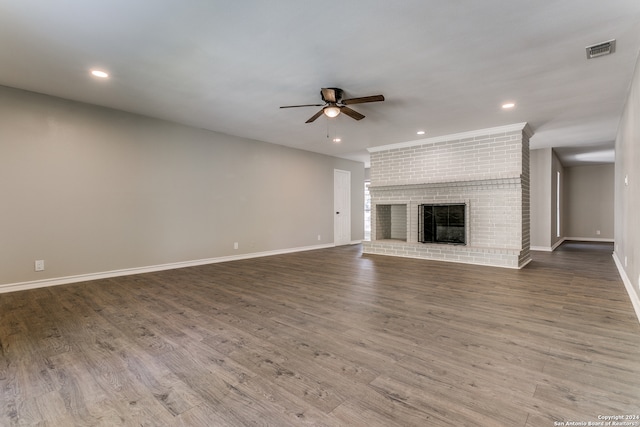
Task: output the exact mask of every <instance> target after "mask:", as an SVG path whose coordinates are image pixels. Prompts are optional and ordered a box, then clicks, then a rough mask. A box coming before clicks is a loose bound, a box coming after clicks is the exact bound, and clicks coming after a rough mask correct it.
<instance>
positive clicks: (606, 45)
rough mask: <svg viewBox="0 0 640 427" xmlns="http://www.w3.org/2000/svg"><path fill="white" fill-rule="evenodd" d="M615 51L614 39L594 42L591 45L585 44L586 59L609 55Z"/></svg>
mask: <svg viewBox="0 0 640 427" xmlns="http://www.w3.org/2000/svg"><path fill="white" fill-rule="evenodd" d="M615 51H616V41H615V40H609V41H606V42H602V43H598V44H594V45H592V46H587V59H591V58H597V57H599V56H605V55H610V54H612V53H613V52H615Z"/></svg>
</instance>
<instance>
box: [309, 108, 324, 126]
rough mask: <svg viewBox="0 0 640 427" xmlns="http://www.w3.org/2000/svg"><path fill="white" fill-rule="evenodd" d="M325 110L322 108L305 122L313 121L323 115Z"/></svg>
mask: <svg viewBox="0 0 640 427" xmlns="http://www.w3.org/2000/svg"><path fill="white" fill-rule="evenodd" d="M323 111H324V110H320V111H318V112H317V113H315V114H314V115H313V116H311V118H310V119H309V120H307V121H306V122H305V123H311V122H313V121H315V120H316V119H317V118H318V117H320V116H321V115H322V112H323Z"/></svg>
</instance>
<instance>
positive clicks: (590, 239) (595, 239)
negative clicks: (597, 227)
mask: <svg viewBox="0 0 640 427" xmlns="http://www.w3.org/2000/svg"><path fill="white" fill-rule="evenodd" d="M563 240H571V241H578V242H606V243H613V242H614V240H613V239H607V238H601V237H565V238H564V239H563Z"/></svg>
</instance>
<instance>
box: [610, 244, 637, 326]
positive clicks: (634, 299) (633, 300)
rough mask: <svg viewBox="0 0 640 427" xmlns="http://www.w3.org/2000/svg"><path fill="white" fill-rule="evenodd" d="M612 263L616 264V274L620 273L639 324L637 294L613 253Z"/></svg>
mask: <svg viewBox="0 0 640 427" xmlns="http://www.w3.org/2000/svg"><path fill="white" fill-rule="evenodd" d="M613 261H614V262H615V263H616V267H618V272H619V273H620V277H622V281H623V282H624V287H625V288H626V289H627V293H628V294H629V299H631V304H632V305H633V309H634V310H635V312H636V317H637V318H638V322H640V298H638V293H637V292H636V290H635V289H634V288H633V283H631V280H630V279H629V276H627V272H626V271H624V267H623V266H622V263H621V262H620V260H619V259H618V255H617V254H616V253H615V252H614V253H613Z"/></svg>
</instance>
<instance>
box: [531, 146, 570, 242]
mask: <svg viewBox="0 0 640 427" xmlns="http://www.w3.org/2000/svg"><path fill="white" fill-rule="evenodd" d="M530 159H531V194H530V196H531V249H532V250H538V251H551V250H553V249H554V248H555V247H556V246H557V245H558V244H559V243H560V242H561V241H562V239H563V238H564V221H563V216H564V215H562V212H564V209H565V203H564V201H563V198H564V194H565V191H564V188H563V187H564V181H565V176H564V174H565V172H564V168H563V166H562V164H561V163H560V160H559V159H558V157H557V156H556V154H555V152H554V151H553V149H551V148H540V149H537V150H531V153H530ZM558 173H560V184H561V189H560V209H561V214H560V216H561V218H560V220H561V222H560V236H558V235H557V223H556V221H557V217H558V215H557V212H558V211H557V207H558V199H557V184H556V182H557V177H558Z"/></svg>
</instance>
